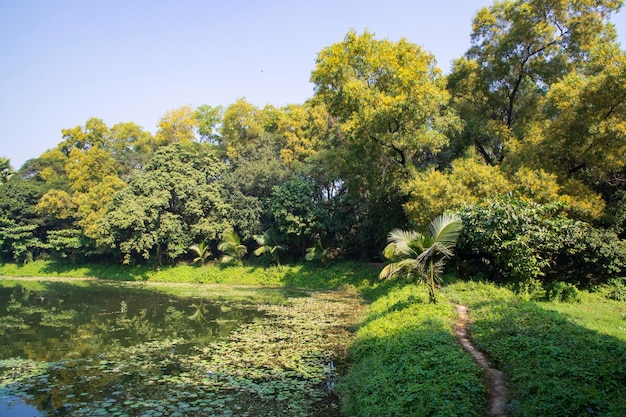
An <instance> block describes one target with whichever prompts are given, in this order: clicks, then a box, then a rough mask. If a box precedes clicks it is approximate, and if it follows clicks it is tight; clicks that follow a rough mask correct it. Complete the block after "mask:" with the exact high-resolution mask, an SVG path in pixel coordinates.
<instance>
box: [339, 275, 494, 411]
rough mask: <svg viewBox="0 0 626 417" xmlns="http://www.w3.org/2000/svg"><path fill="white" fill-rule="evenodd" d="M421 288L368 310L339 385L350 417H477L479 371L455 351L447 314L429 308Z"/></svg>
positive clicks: (447, 308) (442, 306)
mask: <svg viewBox="0 0 626 417" xmlns="http://www.w3.org/2000/svg"><path fill="white" fill-rule="evenodd" d="M427 301H428V294H427V292H426V291H425V289H424V288H423V287H416V286H413V285H408V286H404V287H402V288H395V289H392V290H390V291H389V293H388V294H387V295H384V296H381V297H380V298H378V299H377V300H376V301H375V302H373V303H372V305H371V306H370V310H369V315H368V317H367V319H366V321H365V323H364V325H363V326H362V327H361V329H360V330H359V331H358V333H357V335H356V341H355V342H354V344H353V346H352V349H351V359H352V365H351V367H350V372H349V373H348V375H346V376H345V377H344V378H343V379H342V381H341V383H340V384H339V390H340V392H341V394H342V397H343V399H344V412H345V413H346V415H350V416H482V415H483V414H484V412H483V410H484V408H485V388H484V386H483V384H482V380H481V371H480V368H479V367H478V366H477V365H476V364H475V363H474V361H473V360H472V358H471V357H470V356H469V355H467V354H466V353H465V352H464V351H463V350H462V348H461V347H460V345H459V344H458V343H457V341H456V339H455V337H454V335H453V332H452V329H453V323H454V320H455V313H454V308H453V306H452V305H451V304H450V303H449V302H447V301H446V300H443V299H442V300H441V302H440V303H438V304H435V305H433V304H427Z"/></svg>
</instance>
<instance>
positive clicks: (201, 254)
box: [189, 242, 211, 266]
mask: <svg viewBox="0 0 626 417" xmlns="http://www.w3.org/2000/svg"><path fill="white" fill-rule="evenodd" d="M189 249H190V250H192V251H194V252H195V254H196V257H195V258H194V259H193V261H194V262H200V265H202V266H204V263H205V262H206V260H207V259H208V258H209V256H211V251H210V250H209V245H207V243H206V242H200V244H197V243H194V244H193V245H191V246H189Z"/></svg>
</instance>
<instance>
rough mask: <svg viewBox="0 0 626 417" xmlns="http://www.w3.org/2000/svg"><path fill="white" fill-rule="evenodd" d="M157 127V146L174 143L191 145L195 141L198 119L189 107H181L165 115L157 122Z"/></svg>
mask: <svg viewBox="0 0 626 417" xmlns="http://www.w3.org/2000/svg"><path fill="white" fill-rule="evenodd" d="M158 127H159V130H158V131H157V133H156V136H155V142H156V143H157V144H158V145H159V146H163V145H169V144H172V143H175V142H180V143H191V142H194V141H195V140H196V132H197V129H198V119H197V118H196V113H195V111H194V109H193V108H192V107H191V106H182V107H179V108H177V109H174V110H170V111H168V112H167V113H165V115H163V117H162V118H161V120H159V123H158Z"/></svg>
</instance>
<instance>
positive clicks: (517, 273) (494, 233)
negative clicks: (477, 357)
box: [457, 200, 626, 285]
mask: <svg viewBox="0 0 626 417" xmlns="http://www.w3.org/2000/svg"><path fill="white" fill-rule="evenodd" d="M459 215H460V217H461V219H462V220H463V226H464V228H463V231H462V233H461V236H460V237H459V242H458V244H457V256H458V257H459V258H460V260H461V265H462V266H463V268H462V271H461V272H462V273H468V272H470V271H468V269H469V267H472V266H477V265H478V266H479V267H481V268H485V267H487V269H488V270H489V272H490V273H491V275H492V278H493V279H494V280H499V281H504V282H526V281H529V280H532V279H540V280H542V281H544V282H549V281H553V280H557V279H558V280H562V281H566V282H571V283H580V284H584V285H588V284H594V283H597V282H606V281H607V280H608V279H610V278H613V277H616V276H619V275H620V274H621V273H622V271H624V270H626V243H625V242H624V241H622V240H621V239H619V237H618V236H617V235H616V234H615V233H614V232H611V231H608V230H604V229H597V228H594V227H593V226H591V225H590V224H589V223H585V222H581V221H575V220H572V219H568V218H567V217H565V216H564V215H563V214H562V210H561V206H560V205H558V204H548V205H540V204H536V203H532V202H525V201H519V200H507V201H504V200H490V201H487V202H485V203H483V204H476V205H472V206H466V207H464V208H463V209H461V210H460V212H459ZM468 265H469V267H468Z"/></svg>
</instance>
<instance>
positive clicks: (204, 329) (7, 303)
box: [0, 283, 260, 361]
mask: <svg viewBox="0 0 626 417" xmlns="http://www.w3.org/2000/svg"><path fill="white" fill-rule="evenodd" d="M259 315H260V313H259V311H258V310H257V309H256V308H255V307H254V306H250V305H248V306H246V305H236V306H234V305H228V304H224V303H216V302H212V301H211V300H207V299H193V298H180V297H174V296H171V295H168V294H164V293H160V292H156V291H149V290H144V289H135V288H128V287H124V288H120V287H115V286H111V285H106V286H105V285H96V284H91V285H89V286H88V287H78V286H75V285H68V284H63V283H51V284H49V285H48V286H47V288H45V289H44V290H34V289H29V288H26V287H24V286H22V285H18V286H15V287H6V288H5V287H0V359H5V358H13V357H20V358H24V359H31V360H37V361H54V360H59V359H67V358H76V357H91V356H94V355H97V354H99V353H103V352H111V351H115V350H118V349H120V348H125V347H128V346H133V345H136V344H138V343H142V342H147V341H151V340H161V339H164V338H183V339H185V340H187V341H188V342H189V343H191V344H205V343H207V342H209V341H212V340H215V339H217V338H220V337H225V336H227V335H228V334H229V333H230V332H231V331H232V330H233V329H234V328H235V327H236V326H237V325H239V324H240V323H245V322H248V321H250V320H252V319H254V318H255V317H258V316H259Z"/></svg>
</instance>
